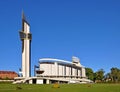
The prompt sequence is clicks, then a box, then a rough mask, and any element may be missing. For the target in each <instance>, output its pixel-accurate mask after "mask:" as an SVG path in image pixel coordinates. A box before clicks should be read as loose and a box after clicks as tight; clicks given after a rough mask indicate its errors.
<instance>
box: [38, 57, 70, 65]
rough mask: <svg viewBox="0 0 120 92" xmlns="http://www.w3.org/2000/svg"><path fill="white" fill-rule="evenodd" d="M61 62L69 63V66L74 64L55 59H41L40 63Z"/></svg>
mask: <svg viewBox="0 0 120 92" xmlns="http://www.w3.org/2000/svg"><path fill="white" fill-rule="evenodd" d="M46 61H47V62H60V63H68V64H72V62H70V61H66V60H61V59H54V58H42V59H39V62H46Z"/></svg>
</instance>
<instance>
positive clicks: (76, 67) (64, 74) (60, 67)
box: [38, 57, 86, 79]
mask: <svg viewBox="0 0 120 92" xmlns="http://www.w3.org/2000/svg"><path fill="white" fill-rule="evenodd" d="M39 67H40V69H41V70H43V71H44V72H43V73H42V74H40V75H38V76H44V77H57V78H77V79H78V78H86V74H85V67H84V66H82V65H81V64H80V60H79V59H78V58H77V57H72V62H71V61H65V60H60V59H53V58H43V59H39Z"/></svg>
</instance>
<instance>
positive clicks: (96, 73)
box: [95, 69, 104, 82]
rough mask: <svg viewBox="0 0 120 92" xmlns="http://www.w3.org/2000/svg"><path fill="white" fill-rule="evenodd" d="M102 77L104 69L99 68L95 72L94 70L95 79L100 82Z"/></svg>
mask: <svg viewBox="0 0 120 92" xmlns="http://www.w3.org/2000/svg"><path fill="white" fill-rule="evenodd" d="M103 78H104V70H103V69H100V70H98V71H97V72H95V79H96V80H97V81H100V82H101V81H102V80H103Z"/></svg>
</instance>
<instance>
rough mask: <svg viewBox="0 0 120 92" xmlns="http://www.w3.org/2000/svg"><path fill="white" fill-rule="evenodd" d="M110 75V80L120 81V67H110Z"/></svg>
mask: <svg viewBox="0 0 120 92" xmlns="http://www.w3.org/2000/svg"><path fill="white" fill-rule="evenodd" d="M111 77H112V82H118V81H120V69H118V68H116V67H113V68H111Z"/></svg>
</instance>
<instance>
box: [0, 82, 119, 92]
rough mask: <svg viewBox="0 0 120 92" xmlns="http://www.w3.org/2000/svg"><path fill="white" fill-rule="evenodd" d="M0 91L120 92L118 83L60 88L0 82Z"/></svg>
mask: <svg viewBox="0 0 120 92" xmlns="http://www.w3.org/2000/svg"><path fill="white" fill-rule="evenodd" d="M17 87H20V88H21V89H19V88H17ZM0 92H120V84H60V88H53V84H49V85H31V84H30V85H26V84H20V85H18V84H16V85H15V84H0Z"/></svg>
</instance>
